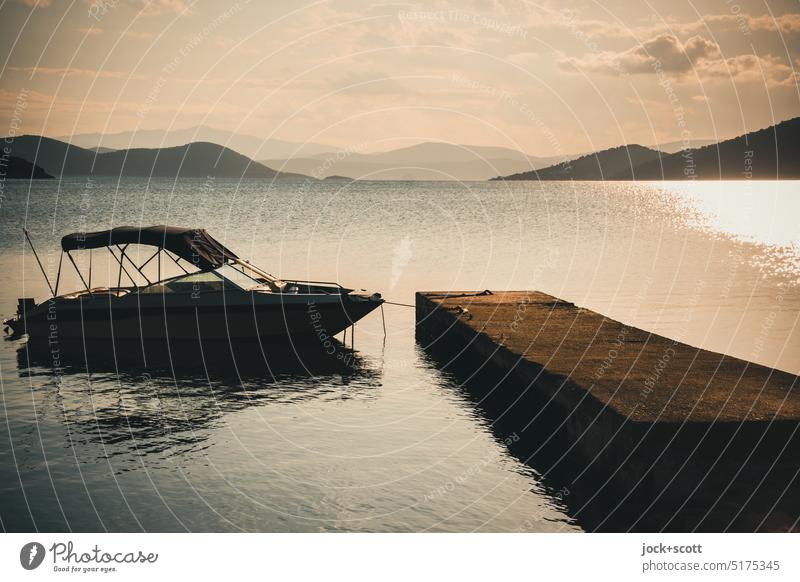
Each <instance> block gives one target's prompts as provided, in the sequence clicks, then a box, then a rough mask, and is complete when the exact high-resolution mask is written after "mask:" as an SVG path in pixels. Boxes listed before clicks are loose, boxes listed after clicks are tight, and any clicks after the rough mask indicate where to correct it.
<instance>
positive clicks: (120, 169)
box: [6, 135, 305, 179]
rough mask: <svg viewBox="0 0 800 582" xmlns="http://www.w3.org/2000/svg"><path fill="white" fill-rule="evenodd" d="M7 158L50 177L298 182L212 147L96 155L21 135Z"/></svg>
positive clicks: (194, 145)
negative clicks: (37, 168) (260, 179)
mask: <svg viewBox="0 0 800 582" xmlns="http://www.w3.org/2000/svg"><path fill="white" fill-rule="evenodd" d="M6 143H7V145H9V147H10V149H11V153H12V154H13V155H15V156H17V157H20V158H22V159H24V160H27V161H29V162H31V163H35V164H36V165H38V166H40V167H41V168H43V169H44V170H45V171H46V172H47V173H49V174H52V175H54V176H158V177H173V178H174V177H200V178H204V177H209V176H213V177H220V178H241V177H248V178H252V177H257V178H279V179H297V178H305V176H301V175H297V174H289V173H283V172H281V173H278V172H276V171H275V170H273V169H272V168H268V167H266V166H264V165H262V164H259V163H258V162H254V161H253V160H251V159H250V158H247V157H246V156H243V155H241V154H239V153H237V152H235V151H233V150H230V149H228V148H225V147H222V146H220V145H217V144H213V143H204V142H197V143H190V144H187V145H182V146H177V147H170V148H161V149H143V148H137V149H130V150H120V151H112V152H107V153H96V152H93V151H90V150H87V149H83V148H80V147H76V146H74V145H70V144H67V143H64V142H62V141H58V140H55V139H51V138H47V137H39V136H33V135H24V136H21V137H16V138H13V139H11V140H10V143H9V140H7V141H6Z"/></svg>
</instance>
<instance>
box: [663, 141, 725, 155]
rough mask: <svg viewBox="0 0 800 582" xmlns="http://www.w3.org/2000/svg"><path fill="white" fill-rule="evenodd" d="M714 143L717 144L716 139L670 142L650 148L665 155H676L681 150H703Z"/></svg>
mask: <svg viewBox="0 0 800 582" xmlns="http://www.w3.org/2000/svg"><path fill="white" fill-rule="evenodd" d="M713 143H717V140H715V139H690V140H687V141H670V142H667V143H662V144H656V145H654V146H650V147H651V148H653V149H654V150H658V151H660V152H662V153H665V154H674V153H675V152H679V151H681V150H685V149H686V148H701V147H703V146H707V145H711V144H713Z"/></svg>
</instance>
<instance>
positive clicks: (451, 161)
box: [263, 142, 561, 180]
mask: <svg viewBox="0 0 800 582" xmlns="http://www.w3.org/2000/svg"><path fill="white" fill-rule="evenodd" d="M560 159H561V158H555V157H547V158H543V157H536V156H529V155H527V154H525V153H523V152H520V151H518V150H514V149H510V148H503V147H488V146H470V145H457V144H449V143H441V142H423V143H419V144H414V145H411V146H408V147H403V148H398V149H393V150H389V151H385V152H377V153H369V154H363V153H349V152H346V153H342V152H336V151H332V152H326V153H321V154H314V155H309V156H294V157H292V158H289V159H265V160H263V163H264V164H266V165H268V166H270V167H273V168H282V169H286V170H288V171H291V172H301V173H303V174H310V175H312V176H314V177H316V178H324V177H325V176H326V175H330V174H334V173H335V174H345V175H348V176H355V177H358V178H362V179H369V180H487V179H489V178H492V177H494V176H497V175H498V174H510V173H515V172H523V171H528V170H531V169H533V168H541V167H545V166H549V165H551V164H552V163H553V162H555V161H557V160H560Z"/></svg>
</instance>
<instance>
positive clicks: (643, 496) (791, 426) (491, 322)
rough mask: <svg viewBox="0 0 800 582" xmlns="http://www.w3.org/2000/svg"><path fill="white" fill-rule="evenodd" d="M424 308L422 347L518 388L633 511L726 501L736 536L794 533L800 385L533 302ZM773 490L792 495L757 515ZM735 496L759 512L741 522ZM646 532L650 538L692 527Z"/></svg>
mask: <svg viewBox="0 0 800 582" xmlns="http://www.w3.org/2000/svg"><path fill="white" fill-rule="evenodd" d="M416 309H417V330H418V340H419V341H420V342H421V343H422V344H423V346H424V347H426V348H428V347H430V346H435V347H438V348H442V347H444V348H446V349H447V350H448V352H449V353H450V354H451V357H454V358H457V357H467V358H469V359H471V360H472V361H473V362H475V363H476V365H484V364H485V365H489V366H492V367H493V368H495V369H496V370H497V371H498V372H499V374H500V375H501V376H502V377H508V378H513V379H514V380H515V381H516V382H517V388H516V390H519V391H525V392H527V391H532V392H533V393H535V394H536V396H537V397H538V398H539V401H540V402H542V403H544V404H543V406H544V405H547V406H549V407H550V408H556V409H557V410H559V411H560V413H561V415H562V416H563V421H562V423H561V425H560V426H561V428H562V435H561V436H562V437H563V438H565V439H567V440H568V441H569V442H570V446H571V447H575V448H577V449H578V450H580V451H581V452H582V454H583V457H584V459H585V461H584V462H585V464H586V465H587V466H588V465H591V466H592V470H593V471H594V472H595V473H596V474H597V475H600V476H601V477H603V479H604V483H605V482H607V483H608V486H609V487H612V488H616V490H617V491H618V492H621V493H620V495H619V497H620V498H622V499H624V500H625V501H626V502H627V503H628V504H629V505H631V503H630V502H631V501H632V500H636V502H637V503H634V504H633V506H634V507H638V508H640V509H641V508H647V507H650V506H651V505H652V504H653V503H654V502H656V501H658V502H659V503H661V504H662V505H663V507H662V509H661V511H662V514H663V512H664V511H666V512H667V513H669V512H670V511H678V509H681V510H685V508H686V506H687V505H688V506H689V507H690V508H692V509H693V510H694V513H697V512H699V513H700V514H703V512H702V511H701V510H702V507H703V506H704V505H709V504H712V503H713V505H714V507H717V506H720V507H724V506H725V505H726V503H727V504H729V505H731V507H730V512H731V513H730V515H728V516H727V517H728V518H730V519H731V520H732V521H731V522H730V523H731V524H737V525H731V527H732V528H733V529H741V530H744V531H747V530H748V529H749V528H753V529H758V530H761V529H767V530H770V531H771V530H785V529H797V527H798V525H797V523H798V522H797V520H798V519H800V504H798V491H797V485H798V479H797V477H798V472H800V447H798V438H800V383H799V382H798V376H795V375H793V374H789V373H786V372H783V371H780V370H775V369H772V368H768V367H766V366H762V365H759V364H754V363H751V362H747V361H744V360H741V359H738V358H735V357H731V356H727V355H723V354H719V353H714V352H710V351H707V350H703V349H701V348H697V347H693V346H690V345H687V344H684V343H680V342H677V341H675V340H672V339H669V338H666V337H663V336H659V335H656V334H653V333H648V332H646V331H643V330H640V329H637V328H634V327H631V326H628V325H625V324H623V323H620V322H618V321H615V320H613V319H610V318H608V317H605V316H603V315H601V314H598V313H595V312H593V311H590V310H588V309H583V308H581V307H578V306H576V305H574V304H572V303H569V302H567V301H563V300H561V299H558V298H556V297H552V296H550V295H546V294H544V293H540V292H536V291H505V292H494V293H492V294H481V293H476V292H469V291H465V292H454V291H449V292H435V291H433V292H423V293H418V294H417V298H416ZM444 365H447V359H445V361H444ZM505 389H506V390H507V389H508V388H505ZM491 392H492V391H491V389H489V390H488V392H487V395H486V396H485V397H486V398H492V394H491ZM528 412H529V414H530V416H531V417H535V416H536V415H537V413H538V411H537V410H530V411H528ZM581 473H583V471H581ZM765 487H771V488H773V489H775V488H779V489H780V493H781V494H782V495H781V494H778V495H777V496H776V495H775V494H772V495H771V496H769V497H770V499H771V500H772V502H770V503H765V506H764V507H761V506H760V505H759V503H758V500H759V493H760V492H763V490H764V488H765ZM784 492H785V493H784ZM734 494H738V495H739V496H741V497H742V498H743V499H745V500H749V501H748V503H749V504H750V505H749V507H748V508H747V509H746V510H744V511H742V507H741V505H739V511H738V512H737V511H736V505H737V504H741V503H742V499H737V500H733V499H732V498H731V496H732V495H734ZM787 495H792V496H793V497H792V498H791V499H788V498H786V496H787ZM761 498H763V499H766V497H765V496H763V495H762V496H761ZM667 500H671V503H667V502H666V501H667ZM773 506H774V507H773ZM726 515H727V514H726ZM662 517H663V518H664V519H666V516H665V515H662ZM717 517H719V516H717ZM725 519H726V518H725ZM725 519H721V520H720V519H716V520H715V521H713V522H709V521H708V520H706V522H704V523H705V526H702V525H701V526H700V529H711V530H721V529H726V527H725V525H726V522H725ZM645 521H646V520H645ZM662 521H663V520H662ZM637 523H638V522H637ZM650 523H651V524H653V525H652V526H651V527H650V529H682V528H688V527H689V524H690V522H688V521H686V520H685V519H677V520H671V521H667V522H664V523H665V524H666V527H664V528H659V527H658V524H659V523H661V522H659V521H658V520H655V521H652V520H651V521H650ZM676 524H682V525H676ZM737 526H738V527H737Z"/></svg>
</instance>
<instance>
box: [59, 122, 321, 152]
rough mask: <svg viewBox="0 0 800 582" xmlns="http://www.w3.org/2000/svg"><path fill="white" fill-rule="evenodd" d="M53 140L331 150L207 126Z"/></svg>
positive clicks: (108, 145)
mask: <svg viewBox="0 0 800 582" xmlns="http://www.w3.org/2000/svg"><path fill="white" fill-rule="evenodd" d="M54 139H57V140H59V141H63V142H66V143H70V144H72V145H76V146H78V147H81V148H84V149H98V150H100V151H101V153H105V152H106V151H108V150H126V149H132V148H133V149H161V148H170V147H175V146H179V145H184V144H187V143H194V142H210V143H216V144H221V145H223V146H225V147H227V148H229V149H232V150H234V151H237V152H239V153H241V154H242V155H245V156H247V157H249V158H252V159H256V158H258V159H267V158H288V157H294V156H297V155H304V156H308V155H312V154H318V153H320V152H326V151H330V150H332V149H334V148H333V146H330V145H325V144H319V143H312V142H308V143H301V142H292V141H284V140H280V139H272V138H268V139H264V138H260V137H256V136H253V135H247V134H241V133H236V132H233V131H229V130H226V129H217V128H214V127H208V126H207V125H199V126H195V127H187V128H182V129H170V130H162V129H142V130H138V131H125V132H120V133H106V134H103V133H82V134H75V135H70V136H61V137H56V138H54Z"/></svg>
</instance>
